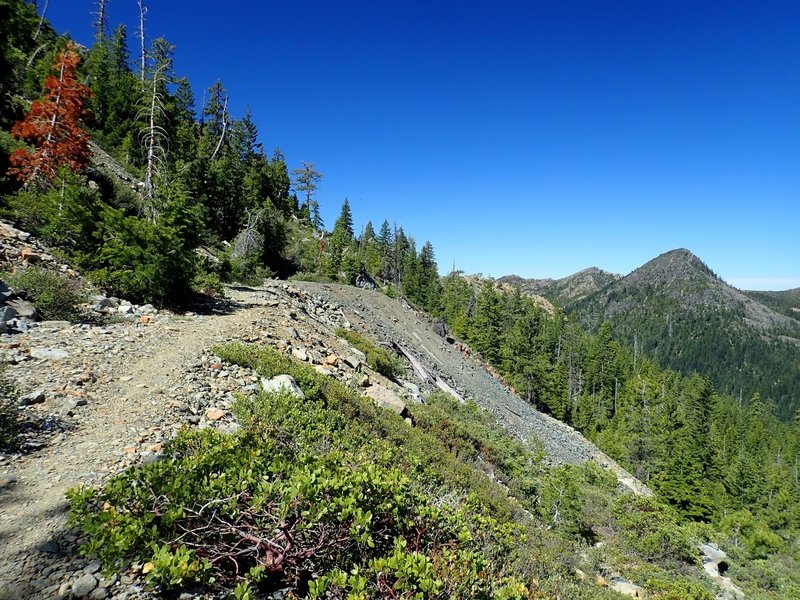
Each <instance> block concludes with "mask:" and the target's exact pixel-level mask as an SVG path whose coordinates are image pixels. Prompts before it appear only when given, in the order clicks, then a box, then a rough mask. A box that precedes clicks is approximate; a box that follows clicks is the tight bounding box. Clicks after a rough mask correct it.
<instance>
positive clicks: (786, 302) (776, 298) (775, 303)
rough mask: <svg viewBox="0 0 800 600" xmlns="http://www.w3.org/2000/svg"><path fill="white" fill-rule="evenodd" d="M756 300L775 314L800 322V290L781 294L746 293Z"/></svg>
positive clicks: (795, 289) (781, 292) (785, 291)
mask: <svg viewBox="0 0 800 600" xmlns="http://www.w3.org/2000/svg"><path fill="white" fill-rule="evenodd" d="M744 293H745V294H747V295H748V296H750V297H751V298H753V299H754V300H756V301H758V302H760V303H761V304H764V305H766V306H769V307H770V308H771V309H772V310H774V311H775V312H779V313H781V314H784V315H786V316H787V317H792V318H793V319H798V320H800V288H794V289H791V290H783V291H780V292H762V291H745V292H744Z"/></svg>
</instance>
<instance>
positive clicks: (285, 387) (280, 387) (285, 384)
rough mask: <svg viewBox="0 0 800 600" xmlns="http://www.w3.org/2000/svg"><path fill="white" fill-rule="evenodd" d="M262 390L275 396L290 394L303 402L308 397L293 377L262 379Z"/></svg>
mask: <svg viewBox="0 0 800 600" xmlns="http://www.w3.org/2000/svg"><path fill="white" fill-rule="evenodd" d="M261 389H263V390H264V391H265V392H271V393H273V394H278V393H281V392H284V393H288V394H289V395H291V396H294V397H295V398H299V399H301V400H305V397H306V395H305V394H304V393H303V390H301V389H300V386H299V385H297V382H296V381H295V380H294V377H292V376H291V375H276V376H275V377H273V378H272V379H267V378H265V377H262V378H261Z"/></svg>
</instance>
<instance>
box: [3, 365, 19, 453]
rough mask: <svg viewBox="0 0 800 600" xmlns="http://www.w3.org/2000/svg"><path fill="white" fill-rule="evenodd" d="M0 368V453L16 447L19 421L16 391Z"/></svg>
mask: <svg viewBox="0 0 800 600" xmlns="http://www.w3.org/2000/svg"><path fill="white" fill-rule="evenodd" d="M4 369H5V367H4V366H0V451H2V450H11V449H13V448H14V447H16V444H17V439H18V436H19V427H20V420H19V415H18V411H17V403H16V400H17V396H18V394H17V390H16V388H15V387H14V384H13V383H12V382H11V381H9V379H8V377H6V374H5V372H4Z"/></svg>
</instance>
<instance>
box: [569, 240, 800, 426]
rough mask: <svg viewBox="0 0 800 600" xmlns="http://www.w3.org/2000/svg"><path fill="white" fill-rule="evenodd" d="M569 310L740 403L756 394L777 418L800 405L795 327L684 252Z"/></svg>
mask: <svg viewBox="0 0 800 600" xmlns="http://www.w3.org/2000/svg"><path fill="white" fill-rule="evenodd" d="M777 297H778V298H781V297H782V296H781V295H780V294H778V295H777ZM783 297H785V298H787V299H788V298H790V297H791V296H783ZM568 311H569V312H570V313H574V314H575V316H576V318H577V319H578V321H579V322H581V323H582V324H584V325H585V326H586V327H588V328H590V329H592V330H595V331H596V330H597V328H598V327H599V326H600V324H601V323H603V322H604V321H606V320H607V321H609V322H610V323H611V331H612V332H613V334H614V336H615V338H616V339H618V340H620V341H623V342H624V343H625V344H626V345H629V346H632V347H634V348H635V349H636V350H637V352H641V353H642V354H644V355H645V356H648V357H651V358H652V359H654V360H655V361H657V362H658V363H659V364H661V365H663V366H665V367H670V368H672V369H676V370H678V371H680V372H682V373H684V374H687V375H688V374H691V373H692V372H695V371H697V372H699V373H701V374H702V375H704V376H706V377H708V378H709V379H710V380H711V382H712V383H714V384H715V386H716V387H717V388H718V389H720V390H721V391H725V392H726V393H728V394H731V395H733V396H736V397H738V398H741V399H743V400H744V401H746V400H747V399H748V398H750V397H751V396H752V395H753V394H755V393H759V394H761V396H763V397H764V398H769V399H771V400H772V401H774V402H775V404H776V409H777V411H778V414H779V415H780V416H781V417H782V418H784V419H790V418H792V417H793V416H794V414H795V412H796V411H797V409H798V407H800V323H798V321H797V320H795V319H792V318H790V317H789V316H787V315H786V314H785V313H786V312H787V311H788V309H786V310H784V311H782V312H783V313H784V314H781V313H778V312H775V311H773V310H772V309H770V308H769V307H768V306H765V305H764V304H762V303H761V302H759V301H756V300H754V299H753V298H752V297H750V296H749V295H746V294H745V293H742V292H740V291H739V290H737V289H735V288H733V287H731V286H729V285H727V284H726V283H725V282H724V281H722V280H721V279H719V278H718V277H717V276H716V275H715V274H714V273H713V272H712V271H711V270H710V269H709V268H708V267H707V266H706V265H705V264H703V262H702V261H701V260H700V259H699V258H697V257H696V256H694V255H693V254H691V253H690V252H689V251H687V250H674V251H671V252H667V253H665V254H663V255H661V256H659V257H657V258H655V259H653V260H651V261H650V262H648V263H647V264H645V265H643V266H642V267H640V268H638V269H636V270H635V271H633V272H632V273H630V274H629V275H627V276H626V277H624V278H622V279H620V280H618V281H616V282H614V283H612V284H611V285H609V286H607V287H606V288H604V289H602V290H600V291H598V292H596V293H594V294H592V295H590V296H588V297H586V298H584V299H582V300H579V301H577V302H574V303H572V304H570V305H568Z"/></svg>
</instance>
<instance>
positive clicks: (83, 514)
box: [70, 346, 527, 598]
mask: <svg viewBox="0 0 800 600" xmlns="http://www.w3.org/2000/svg"><path fill="white" fill-rule="evenodd" d="M216 351H217V352H218V353H219V354H220V355H229V356H230V355H237V354H238V358H239V359H240V360H246V361H250V362H253V363H255V364H256V365H257V366H258V368H259V371H260V372H261V373H262V374H264V375H270V374H272V373H274V372H275V371H276V370H281V371H285V370H289V371H291V372H292V375H293V376H295V378H296V379H297V380H298V383H299V384H300V386H301V388H302V389H303V391H304V393H305V394H306V400H298V399H297V398H293V397H290V396H288V395H287V394H266V393H262V394H260V395H259V396H258V397H257V398H255V399H254V400H251V401H247V400H244V399H240V400H239V401H238V402H237V405H236V406H235V411H236V412H237V414H238V415H239V416H240V422H242V423H243V424H244V428H243V429H242V430H241V431H240V432H239V433H237V434H235V435H225V434H220V433H216V432H214V431H213V430H209V429H206V430H202V431H193V432H188V431H184V432H182V433H181V434H179V436H178V437H177V438H176V439H175V440H174V441H173V442H171V443H170V444H169V445H168V447H167V448H166V449H165V453H166V454H167V456H168V458H167V459H165V460H162V461H159V462H156V463H151V464H149V465H147V466H144V467H140V468H135V469H131V470H129V471H126V472H124V473H122V474H120V475H118V476H116V477H114V478H113V479H112V480H111V481H109V482H108V483H107V484H106V486H105V487H104V488H103V489H102V490H83V491H72V492H70V499H71V506H72V508H71V519H72V520H73V521H74V522H78V523H80V524H81V526H82V528H83V530H84V532H85V533H86V534H87V541H86V542H85V543H84V545H83V547H82V550H83V552H86V553H89V554H96V555H98V556H99V557H100V558H101V559H102V560H103V561H104V563H105V564H106V565H107V567H110V568H120V567H124V566H125V565H128V564H129V563H130V562H131V561H132V560H138V561H140V562H144V563H145V568H146V570H147V576H148V581H149V583H150V584H151V585H152V586H154V587H156V588H158V589H159V590H162V591H167V590H170V589H173V588H179V587H181V586H183V585H185V584H186V583H187V582H192V581H196V582H201V583H203V582H205V583H206V584H209V585H211V584H213V585H217V586H220V585H222V586H225V587H227V588H228V589H232V588H234V587H236V589H237V590H238V591H237V592H236V593H237V594H238V596H239V597H242V598H246V597H248V594H249V595H250V596H249V597H254V596H253V595H254V594H255V591H256V590H258V589H261V588H262V587H263V586H266V587H269V588H274V587H275V586H289V587H291V588H292V589H294V590H297V589H302V588H303V587H304V586H309V589H310V590H311V595H312V597H313V596H314V594H317V593H319V594H324V593H327V592H329V591H330V592H334V591H336V590H339V591H343V592H344V591H348V592H353V593H359V591H363V592H365V593H367V594H368V595H369V596H371V597H378V596H381V595H382V591H385V590H386V589H389V588H386V587H384V586H387V585H388V586H389V587H390V588H391V589H395V590H398V591H401V592H404V594H403V595H404V596H405V597H411V596H407V595H406V594H405V593H406V592H407V593H408V594H417V593H421V594H424V595H428V597H443V595H444V594H443V593H442V594H440V592H444V591H454V592H456V597H474V598H490V597H505V598H523V597H526V595H527V589H526V588H525V586H524V585H522V584H521V583H519V582H518V581H517V580H515V579H513V578H511V577H508V576H507V575H505V574H504V573H505V567H504V566H503V563H502V562H501V561H502V558H503V557H506V558H507V557H509V555H510V554H509V552H510V549H511V548H512V547H513V546H514V545H515V544H517V543H520V542H524V540H525V536H524V534H523V528H522V527H521V526H520V525H518V524H515V523H513V522H503V521H502V520H500V519H498V518H496V517H495V516H494V515H492V514H490V513H492V512H493V511H490V510H487V507H485V506H484V505H482V503H481V502H479V501H478V500H477V499H476V498H475V497H471V496H469V495H465V496H464V498H465V499H464V500H462V501H459V502H454V503H443V504H442V503H438V502H436V501H435V498H434V497H431V496H430V495H429V494H430V492H431V491H432V490H434V491H435V490H438V489H439V485H437V484H436V481H435V479H434V478H431V473H430V472H429V468H428V467H427V466H426V465H425V464H424V462H425V461H424V459H423V457H422V456H419V455H417V456H411V457H408V456H406V457H405V460H403V461H401V460H398V459H400V457H401V455H400V453H398V452H397V451H396V449H394V448H393V447H392V445H391V444H389V443H387V441H385V440H382V439H380V438H378V437H375V436H374V435H373V434H372V433H371V432H370V430H369V427H368V425H367V422H366V420H361V419H359V418H358V417H357V414H358V412H359V411H361V410H363V411H366V412H369V411H370V409H369V405H368V404H367V403H366V402H367V401H366V400H363V399H361V398H358V397H357V396H354V395H352V392H350V391H348V390H347V389H346V388H344V387H343V386H342V385H341V384H338V382H335V381H333V380H327V381H326V379H325V378H324V377H323V376H321V375H319V374H318V373H316V372H314V371H313V369H310V368H308V366H307V365H302V364H299V363H296V362H294V361H290V360H288V359H287V358H286V357H282V356H280V355H278V354H277V353H274V352H265V351H253V350H252V349H250V348H245V347H241V346H228V347H226V348H223V349H216ZM223 358H224V356H223ZM287 362H288V365H287ZM286 366H288V367H289V368H288V369H283V367H286ZM348 406H349V411H350V414H349V415H348V413H347V410H346V409H347V408H348ZM332 407H337V408H332ZM343 409H344V410H343ZM372 410H373V412H374V414H375V415H381V414H383V411H377V410H376V409H374V408H373V409H372ZM354 416H355V418H353V417H354ZM387 418H389V419H394V421H397V422H398V424H399V425H400V426H402V427H405V428H406V430H407V431H409V432H410V431H412V430H411V429H410V428H408V426H407V425H405V424H404V423H403V422H402V420H401V419H399V418H398V417H397V416H396V415H393V414H389V415H388V417H387ZM427 441H428V444H427V446H428V448H429V449H431V450H433V451H434V452H435V447H434V448H431V441H432V440H427ZM426 458H427V457H426ZM409 465H411V466H410V468H409ZM178 539H179V540H180V543H173V542H171V540H178ZM259 539H260V540H263V544H257V543H253V541H254V540H259ZM489 548H492V550H491V551H487V550H488V549H489ZM187 549H193V550H194V552H192V550H187ZM489 557H497V559H498V560H497V561H494V560H492V559H490V558H489ZM345 573H346V575H342V574H345ZM342 576H344V579H342ZM240 577H246V578H247V579H249V580H250V581H251V583H250V584H248V585H244V584H241V583H238V582H237V579H238V578H240ZM315 590H316V591H315ZM458 590H466V591H467V592H466V593H457V591H458ZM500 590H502V594H503V595H499V593H500V592H499V591H500ZM495 592H498V594H495ZM354 597H355V596H354Z"/></svg>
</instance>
